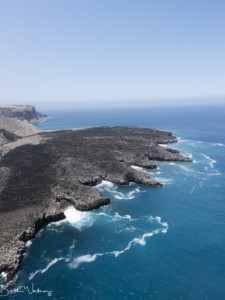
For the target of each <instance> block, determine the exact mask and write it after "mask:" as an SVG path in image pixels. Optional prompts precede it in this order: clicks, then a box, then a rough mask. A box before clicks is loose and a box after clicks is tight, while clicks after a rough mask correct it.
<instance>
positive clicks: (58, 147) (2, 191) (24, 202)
mask: <svg viewBox="0 0 225 300" xmlns="http://www.w3.org/2000/svg"><path fill="white" fill-rule="evenodd" d="M11 134H12V135H11V136H9V137H8V140H7V143H5V144H4V145H1V146H0V156H1V160H0V273H1V272H5V273H7V278H6V280H7V281H10V280H12V279H13V278H14V276H15V274H16V273H17V271H18V270H19V268H20V265H21V262H22V259H23V254H24V252H25V244H26V242H27V241H28V240H30V239H32V238H33V237H34V236H35V234H36V233H37V232H38V231H39V230H40V229H41V228H42V227H43V226H44V225H45V224H47V223H49V222H51V221H57V220H61V219H63V218H65V216H64V213H63V211H64V208H65V207H66V206H67V205H71V204H72V205H74V206H75V208H76V209H79V210H82V211H84V210H93V209H96V208H99V207H100V206H102V205H107V204H109V203H110V199H107V198H105V197H103V196H102V195H101V194H100V192H99V191H98V190H97V189H96V188H95V187H94V186H95V185H96V184H98V183H100V182H101V181H102V180H108V181H111V182H113V183H116V184H121V185H127V184H129V183H130V182H136V183H139V184H147V185H150V186H153V187H158V186H161V185H162V184H161V183H160V182H159V181H157V180H155V179H154V178H150V177H149V176H148V175H147V174H145V173H144V172H140V171H138V170H136V169H134V168H132V167H131V166H132V165H135V166H139V167H144V168H147V169H153V168H156V162H157V161H179V162H190V161H191V159H190V158H188V157H184V156H182V155H181V154H180V153H179V152H178V151H174V150H173V149H172V150H171V149H169V148H165V147H162V146H160V145H159V144H167V143H175V142H177V139H176V137H174V136H173V135H172V133H171V132H165V131H158V130H153V129H148V128H137V127H98V128H90V129H80V130H62V131H52V132H37V133H35V134H32V135H30V136H28V137H21V136H18V135H16V134H14V133H11Z"/></svg>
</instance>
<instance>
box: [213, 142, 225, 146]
mask: <svg viewBox="0 0 225 300" xmlns="http://www.w3.org/2000/svg"><path fill="white" fill-rule="evenodd" d="M212 144H213V145H214V146H219V147H225V145H224V144H222V143H212Z"/></svg>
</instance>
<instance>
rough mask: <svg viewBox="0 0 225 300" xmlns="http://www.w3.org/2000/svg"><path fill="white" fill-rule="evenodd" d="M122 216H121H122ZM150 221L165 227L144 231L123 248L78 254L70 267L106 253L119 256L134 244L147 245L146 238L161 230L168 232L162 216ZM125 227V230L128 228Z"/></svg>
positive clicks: (89, 261)
mask: <svg viewBox="0 0 225 300" xmlns="http://www.w3.org/2000/svg"><path fill="white" fill-rule="evenodd" d="M117 216H120V215H119V214H117ZM120 217H121V216H120ZM123 217H125V218H128V219H130V218H131V217H130V216H129V215H126V216H123ZM148 220H149V221H151V222H157V223H158V224H160V225H161V226H162V227H163V228H160V229H155V230H154V231H152V232H146V233H144V234H143V235H142V236H140V237H135V238H133V239H132V240H131V241H130V242H129V243H128V244H127V246H126V247H125V248H124V249H122V250H114V251H110V252H104V253H95V254H93V255H91V254H86V255H81V256H78V257H76V258H74V259H73V261H72V262H70V263H69V264H68V266H69V268H71V269H76V268H78V267H79V265H80V264H83V263H91V262H94V261H95V260H96V259H97V258H98V257H100V256H104V255H113V256H114V257H116V258H117V257H118V256H119V255H121V254H123V253H125V252H126V251H128V250H130V249H131V247H132V246H134V245H141V246H145V245H146V243H147V242H146V239H147V238H149V237H152V236H154V235H157V234H159V233H160V232H161V233H167V231H168V227H169V226H168V223H167V222H162V220H161V217H158V216H156V217H152V216H151V217H149V218H148ZM126 229H127V230H130V229H132V230H133V229H136V228H135V227H133V226H131V227H127V228H126ZM126 229H124V230H126ZM124 230H121V231H119V232H122V231H124Z"/></svg>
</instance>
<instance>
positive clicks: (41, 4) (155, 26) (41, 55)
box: [0, 0, 225, 107]
mask: <svg viewBox="0 0 225 300" xmlns="http://www.w3.org/2000/svg"><path fill="white" fill-rule="evenodd" d="M224 16H225V1H224V0H188V1H184V0H136V1H134V0H79V1H78V0H63V1H61V0H60V1H59V0H38V1H36V0H0V103H2V104H34V105H37V106H43V107H44V106H52V105H54V107H64V106H67V107H70V106H71V107H72V106H120V105H125V106H126V105H129V106H132V105H172V104H176V105H177V104H179V105H184V104H199V103H200V104H206V103H207V104H214V103H224V104H225V17H224Z"/></svg>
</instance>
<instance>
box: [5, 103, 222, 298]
mask: <svg viewBox="0 0 225 300" xmlns="http://www.w3.org/2000/svg"><path fill="white" fill-rule="evenodd" d="M47 113H48V115H49V116H50V117H51V118H49V119H47V120H46V121H45V122H43V123H41V124H40V127H41V128H43V129H50V130H52V129H59V128H76V127H92V126H99V125H138V126H144V127H153V128H159V129H166V130H172V131H173V132H174V134H175V135H177V136H179V142H178V143H177V144H174V145H171V146H172V147H176V148H178V149H180V150H181V152H182V153H184V154H186V155H189V156H192V158H193V160H194V162H193V163H163V162H162V163H158V169H157V170H154V171H151V172H149V174H150V175H151V176H153V177H155V178H158V179H160V180H161V181H162V182H163V183H164V186H163V187H162V188H152V187H148V186H141V185H137V184H131V185H129V186H126V187H119V186H116V185H113V184H110V183H109V182H103V183H102V184H101V185H100V186H98V188H99V189H100V191H101V192H102V193H103V194H104V195H106V196H108V197H110V198H111V205H110V206H108V207H103V208H101V209H99V210H96V211H93V212H87V213H81V212H76V211H73V210H72V209H70V210H69V211H67V220H65V221H63V222H59V223H55V224H51V225H48V226H47V227H46V228H44V229H43V230H42V231H41V232H40V233H39V234H38V236H37V237H36V238H35V239H34V240H33V242H32V244H31V246H29V247H28V248H27V255H26V258H25V260H24V263H23V266H22V270H21V272H20V273H19V275H18V278H17V281H16V282H15V284H14V287H18V286H20V285H26V286H29V287H31V284H32V283H33V284H34V286H35V288H40V289H41V290H45V289H47V290H51V291H52V296H51V297H50V298H51V299H85V300H86V299H88V300H89V299H104V300H105V299H106V300H108V299H109V300H111V299H113V300H115V299H116V300H120V299H163V300H171V299H174V300H177V299H183V300H192V299H193V300H194V299H210V300H219V299H221V300H224V299H225V183H224V180H225V159H224V158H225V134H224V132H225V109H224V107H215V108H213V107H209V108H207V107H205V108H201V107H199V108H186V109H185V108H177V109H172V108H166V109H163V108H158V109H156V108H155V109H129V110H125V109H124V110H122V109H120V110H111V111H106V110H100V111H98V110H92V111H91V110H90V111H85V110H82V111H75V112H73V111H72V112H61V113H60V112H56V111H55V112H53V111H52V112H47ZM142 171H145V170H142ZM11 298H12V299H47V298H49V297H48V296H47V294H46V293H40V294H38V295H34V294H33V295H32V296H28V295H27V293H23V294H15V295H14V296H11ZM11 298H10V299H11Z"/></svg>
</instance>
